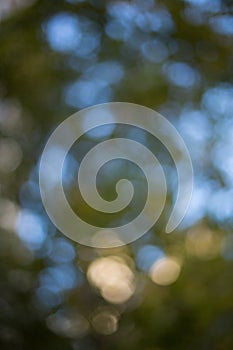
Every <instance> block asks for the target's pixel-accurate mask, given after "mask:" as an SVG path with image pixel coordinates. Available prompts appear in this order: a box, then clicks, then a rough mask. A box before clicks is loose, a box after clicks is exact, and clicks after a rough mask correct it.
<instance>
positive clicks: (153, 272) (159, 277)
mask: <svg viewBox="0 0 233 350" xmlns="http://www.w3.org/2000/svg"><path fill="white" fill-rule="evenodd" d="M180 272H181V263H180V262H179V261H178V259H176V258H173V257H165V258H162V259H159V260H157V261H156V262H155V263H154V264H153V265H152V267H151V269H150V273H149V275H150V278H151V279H152V281H153V282H154V283H156V284H158V285H160V286H168V285H170V284H172V283H174V282H175V281H176V280H177V279H178V277H179V275H180Z"/></svg>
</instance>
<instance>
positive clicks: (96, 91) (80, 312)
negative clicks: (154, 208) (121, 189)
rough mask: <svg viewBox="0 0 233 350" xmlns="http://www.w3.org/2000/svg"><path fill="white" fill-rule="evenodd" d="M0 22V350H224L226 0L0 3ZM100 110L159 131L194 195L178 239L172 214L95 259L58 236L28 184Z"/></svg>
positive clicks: (229, 285) (231, 22)
mask: <svg viewBox="0 0 233 350" xmlns="http://www.w3.org/2000/svg"><path fill="white" fill-rule="evenodd" d="M0 20H1V22H0V133H1V134H0V135H1V140H0V179H1V184H0V193H1V200H0V230H1V231H0V232H1V236H0V258H1V262H0V273H1V278H0V349H3V350H5V349H6V350H7V349H9V350H14V349H17V350H20V349H23V350H27V349H32V348H33V349H35V350H36V349H42V348H43V349H49V350H52V349H54V350H55V349H56V350H59V349H62V350H66V349H74V350H79V349H80V350H82V349H90V350H91V349H93V350H94V349H144V350H165V349H173V350H175V349H177V350H187V349H189V350H192V349H195V350H196V349H205V350H207V349H211V350H231V349H232V348H233V332H232V329H233V298H232V296H233V279H232V268H233V236H232V228H233V220H232V218H233V205H232V203H233V202H232V190H233V171H232V169H233V162H232V159H233V158H232V135H233V133H232V131H233V115H232V111H233V102H232V101H233V76H232V70H233V59H232V58H233V5H232V3H231V1H223V0H186V1H173V0H167V1H153V0H145V1H144V0H135V1H130V2H126V1H113V2H111V1H101V0H100V1H98V0H89V1H82V0H67V1H65V0H56V1H52V0H38V1H36V0H18V1H13V0H6V1H2V2H0ZM108 101H127V102H134V103H138V104H142V105H145V106H148V107H151V108H153V109H155V110H157V111H159V112H161V113H162V114H163V115H164V116H166V117H167V118H168V119H169V120H170V121H171V122H172V123H173V124H174V125H175V126H176V127H177V128H178V130H179V131H180V133H181V135H182V136H183V137H184V140H185V141H186V143H187V146H188V148H189V150H190V153H191V157H192V160H193V165H194V174H195V184H194V193H193V201H192V204H191V209H190V211H189V213H188V215H187V218H186V219H185V222H184V224H183V226H181V227H180V229H179V230H178V231H177V232H175V233H173V234H172V235H169V236H167V235H165V233H164V231H163V229H164V225H163V222H164V221H165V220H166V213H165V214H164V217H163V219H162V221H163V222H159V224H158V225H157V226H156V227H155V228H154V230H152V232H150V233H148V234H147V235H145V236H144V237H143V238H141V239H140V240H138V241H136V242H134V243H132V244H131V245H128V246H125V247H122V248H115V249H109V250H108V249H102V250H101V249H92V248H88V247H84V246H81V245H78V244H76V243H74V242H71V241H69V240H68V239H66V238H65V237H63V236H62V235H61V233H59V232H57V231H56V229H55V228H54V227H53V225H52V224H51V222H50V221H49V219H48V217H47V216H46V214H45V212H44V210H43V207H42V204H41V200H40V194H39V189H38V173H37V172H38V162H39V157H40V154H41V152H42V149H43V146H44V144H45V142H46V140H47V138H48V136H49V134H50V133H51V131H52V130H53V129H54V128H55V127H56V126H57V125H58V124H59V123H60V122H61V121H62V120H64V119H65V118H66V117H67V116H69V115H70V114H71V113H73V112H76V111H77V110H80V109H82V108H84V107H87V106H90V105H94V104H97V103H102V102H108ZM118 135H120V136H122V135H124V131H122V130H121V129H120V130H115V136H118ZM113 136H114V135H113ZM97 141H98V140H94V139H92V138H91V137H90V136H87V137H86V138H85V139H84V142H86V148H89V147H91V146H93V145H94V144H95V143H97ZM147 143H148V144H150V145H151V147H152V148H153V147H154V149H155V150H157V151H158V153H159V154H160V157H161V158H162V159H165V163H166V164H167V172H166V175H168V178H169V179H170V180H169V181H170V187H171V188H170V192H171V193H170V197H171V196H172V192H173V190H174V188H173V187H174V186H175V185H174V183H173V172H172V170H171V169H170V166H171V165H170V164H169V158H167V157H168V156H166V155H164V154H163V150H162V149H161V147H159V146H158V145H155V144H153V143H152V142H151V141H150V139H149V138H147ZM158 157H159V155H158ZM124 170H125V169H124ZM129 173H130V171H129ZM102 186H103V194H104V195H107V194H108V189H109V187H108V186H112V184H111V183H106V184H105V185H103V184H102ZM70 191H71V192H70V197H71V198H70V199H71V200H74V206H75V203H76V205H77V201H78V200H80V199H77V197H75V198H74V199H73V198H72V195H73V190H72V189H70ZM167 206H168V207H170V206H171V203H170V202H169V201H168V203H167ZM83 208H84V207H83ZM168 210H169V208H168V209H167V211H168ZM83 211H84V212H85V211H87V209H85V208H84V209H83ZM143 248H144V250H143ZM161 259H162V260H163V263H164V262H165V265H163V268H162V269H161V271H162V277H161V272H160V274H156V272H155V269H154V270H153V266H154V267H155V264H156V261H157V260H159V261H160V262H161ZM166 259H174V260H172V262H171V261H170V263H171V265H169V268H168V267H167V266H168V265H166V264H167V263H168V260H166ZM172 264H173V265H172ZM156 266H157V265H156ZM171 266H172V267H171ZM174 266H175V267H174ZM177 266H178V270H177V271H178V272H177V276H176V268H177ZM166 268H167V270H166ZM179 269H180V270H179ZM168 270H169V271H173V272H171V277H170V280H169V278H168V283H167V284H166V283H164V280H163V276H166V273H167V271H168ZM153 271H154V272H153ZM174 271H175V272H174ZM114 274H116V276H118V277H117V278H118V279H117V280H115V281H114V278H113V281H112V280H111V278H112V276H114ZM99 276H102V277H101V278H102V279H100V277H99ZM124 279H125V280H124ZM109 281H111V285H109V284H108V282H109ZM173 282H174V283H173ZM114 283H115V284H114ZM164 284H165V285H164ZM110 287H111V288H110Z"/></svg>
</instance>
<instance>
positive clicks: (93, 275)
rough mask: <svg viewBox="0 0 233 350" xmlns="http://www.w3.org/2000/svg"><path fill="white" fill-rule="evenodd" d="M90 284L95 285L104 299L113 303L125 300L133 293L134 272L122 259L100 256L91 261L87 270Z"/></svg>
mask: <svg viewBox="0 0 233 350" xmlns="http://www.w3.org/2000/svg"><path fill="white" fill-rule="evenodd" d="M87 278H88V281H89V282H90V284H92V285H94V286H95V287H97V288H98V289H99V291H100V293H101V295H102V296H103V298H104V299H105V300H107V301H108V302H110V303H113V304H121V303H124V302H126V301H127V300H128V299H129V298H130V297H131V296H132V295H133V293H134V291H135V285H134V274H133V272H132V270H131V269H130V268H129V266H127V265H126V263H125V261H124V259H122V258H120V257H117V256H108V257H101V258H99V259H97V260H95V261H93V262H92V263H91V264H90V266H89V268H88V271H87Z"/></svg>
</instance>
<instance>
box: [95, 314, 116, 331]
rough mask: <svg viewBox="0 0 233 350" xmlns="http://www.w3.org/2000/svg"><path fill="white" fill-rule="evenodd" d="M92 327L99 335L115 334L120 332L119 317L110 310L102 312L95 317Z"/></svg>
mask: <svg viewBox="0 0 233 350" xmlns="http://www.w3.org/2000/svg"><path fill="white" fill-rule="evenodd" d="M92 326H93V328H94V329H95V331H96V332H97V333H100V334H103V335H110V334H113V333H115V332H116V331H117V330H118V317H117V315H115V314H114V313H113V312H110V310H102V311H100V312H98V313H96V314H95V315H94V316H93V318H92Z"/></svg>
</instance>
